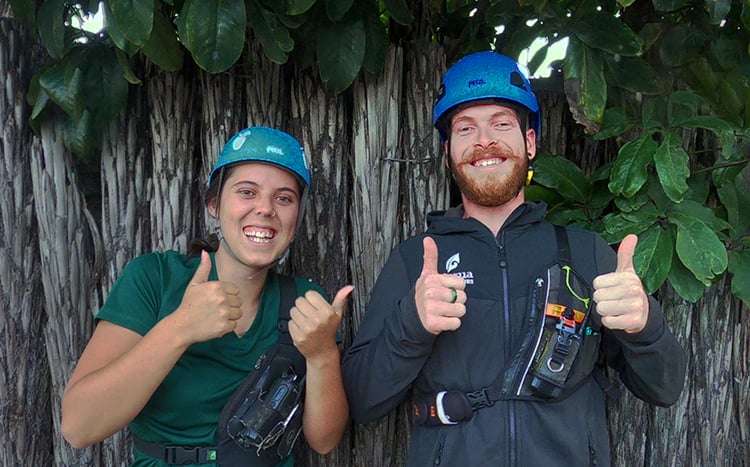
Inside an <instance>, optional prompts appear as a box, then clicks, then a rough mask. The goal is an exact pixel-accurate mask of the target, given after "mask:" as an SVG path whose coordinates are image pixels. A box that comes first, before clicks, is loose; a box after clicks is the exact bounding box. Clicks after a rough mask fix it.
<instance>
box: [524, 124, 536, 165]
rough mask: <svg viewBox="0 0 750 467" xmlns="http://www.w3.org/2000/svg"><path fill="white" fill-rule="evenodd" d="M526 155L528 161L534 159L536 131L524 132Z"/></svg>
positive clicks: (530, 129) (531, 129)
mask: <svg viewBox="0 0 750 467" xmlns="http://www.w3.org/2000/svg"><path fill="white" fill-rule="evenodd" d="M526 154H528V156H529V160H532V159H533V158H535V157H536V131H534V129H533V128H529V129H528V130H526Z"/></svg>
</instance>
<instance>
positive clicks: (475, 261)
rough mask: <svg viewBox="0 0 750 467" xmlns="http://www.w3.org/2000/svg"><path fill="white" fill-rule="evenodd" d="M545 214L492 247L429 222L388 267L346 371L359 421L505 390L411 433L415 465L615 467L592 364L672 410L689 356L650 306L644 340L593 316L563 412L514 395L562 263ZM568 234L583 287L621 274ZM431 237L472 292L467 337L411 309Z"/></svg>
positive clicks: (588, 237)
mask: <svg viewBox="0 0 750 467" xmlns="http://www.w3.org/2000/svg"><path fill="white" fill-rule="evenodd" d="M545 212H546V206H545V205H544V204H543V203H538V204H535V203H528V202H527V203H524V204H523V205H522V206H520V207H519V208H518V209H516V210H515V211H514V212H513V214H512V215H511V216H510V217H509V219H508V220H507V221H506V223H505V225H503V227H502V228H501V230H500V232H499V234H498V235H497V237H495V236H494V235H493V234H492V232H491V231H490V230H489V229H488V228H487V227H486V226H484V225H483V224H482V223H480V222H479V221H477V220H475V219H464V218H462V216H461V210H460V209H459V208H454V209H451V210H449V211H447V212H437V213H432V214H430V215H429V216H428V230H427V232H426V233H425V234H422V235H417V236H414V237H411V238H410V239H408V240H406V241H404V242H403V243H402V244H401V245H399V246H398V247H397V248H396V249H395V250H394V251H393V252H392V253H391V256H390V258H389V259H388V261H387V263H386V264H385V266H384V267H383V270H382V271H381V273H380V276H379V278H378V281H377V283H376V284H375V287H374V289H373V291H372V295H371V298H370V302H369V304H368V309H367V314H366V316H365V317H364V320H363V322H362V323H361V325H360V327H359V330H358V332H357V335H356V337H355V339H354V342H353V344H352V346H351V347H350V348H349V349H348V350H347V352H346V353H345V355H344V359H343V377H344V385H345V388H346V391H347V394H348V397H349V403H350V407H351V413H352V416H353V418H354V419H355V421H357V422H359V423H369V422H371V421H374V420H376V419H378V418H380V417H382V416H384V415H386V414H387V413H388V412H390V411H391V410H392V409H394V408H395V407H397V406H398V404H399V403H401V402H402V401H403V400H404V399H405V398H406V397H416V396H421V395H424V394H435V393H437V392H439V391H443V390H458V391H461V392H471V391H475V390H477V389H481V388H485V387H489V386H491V385H492V384H493V382H495V381H496V380H499V381H501V382H502V394H503V397H502V399H501V400H498V401H497V402H496V403H495V404H494V405H492V406H490V407H485V408H481V409H479V410H477V411H475V412H474V415H473V418H471V419H470V420H468V421H465V422H462V423H459V424H457V425H441V426H437V427H434V426H418V425H417V426H415V427H414V429H413V431H412V434H411V439H410V450H409V459H408V465H410V466H424V465H446V466H466V467H474V466H513V467H516V466H518V467H525V466H565V467H570V466H587V465H599V466H607V465H610V463H611V462H610V450H609V437H608V430H607V421H606V415H605V400H604V398H605V395H604V391H603V389H602V385H601V384H598V383H597V382H596V381H595V378H594V376H593V372H591V371H589V369H593V367H594V360H595V359H596V358H597V355H594V354H597V353H598V358H599V361H600V362H604V363H606V366H608V367H609V368H611V369H613V370H615V371H616V372H618V373H619V377H620V379H621V380H622V382H623V383H624V384H625V386H626V387H627V388H628V389H629V390H630V391H632V392H633V394H635V395H636V396H637V397H639V398H640V399H643V400H644V401H646V402H649V403H652V404H656V405H660V406H668V405H671V404H673V403H674V402H675V401H676V400H677V398H678V397H679V395H680V392H681V391H682V387H683V382H684V376H685V365H686V359H685V353H684V351H683V349H682V347H681V346H680V345H679V344H678V342H677V341H676V339H675V338H674V336H673V335H672V334H671V332H670V331H669V329H668V326H667V323H666V321H665V319H664V317H663V315H662V313H661V310H660V308H659V306H658V304H657V302H656V301H655V300H653V299H652V298H650V300H649V301H650V310H649V318H648V322H647V324H646V327H645V328H644V329H643V330H642V331H641V332H639V333H634V334H628V333H625V332H623V331H613V330H608V329H606V328H600V326H601V323H600V321H599V319H598V315H597V314H596V313H595V311H592V312H590V314H589V316H590V323H591V327H592V328H593V329H594V331H595V332H593V336H587V337H585V338H584V343H585V344H586V345H587V346H588V347H589V348H591V347H592V346H594V349H595V351H594V352H588V353H589V354H591V355H594V357H593V359H592V358H590V357H591V355H589V358H587V360H589V361H587V362H585V363H581V364H579V363H578V361H577V362H576V365H579V366H580V365H586V368H585V369H586V371H588V373H586V374H585V375H584V376H583V377H582V378H583V379H582V380H581V381H580V382H578V383H577V384H576V385H575V386H574V387H573V388H566V390H565V394H564V397H563V398H562V399H561V400H553V401H550V400H540V399H538V398H535V397H528V396H523V395H519V394H521V393H520V392H519V389H518V388H519V385H520V384H521V380H522V378H523V375H524V373H525V370H526V366H527V363H528V358H529V354H528V352H529V348H530V347H529V342H534V341H535V339H536V336H537V335H538V334H539V333H538V331H535V329H536V327H537V325H536V324H534V323H535V322H538V321H535V320H536V319H539V318H532V316H531V315H534V314H535V313H534V312H533V311H532V310H531V308H530V307H531V302H532V301H533V300H532V299H530V297H531V296H532V295H533V293H534V292H533V284H534V281H535V278H537V277H539V276H540V274H542V273H543V272H544V271H546V269H547V268H548V266H550V265H551V264H554V263H556V262H557V259H558V249H557V242H556V240H555V238H556V237H555V232H554V227H553V226H552V225H551V224H550V223H549V222H547V221H545V220H544V219H543V217H544V214H545ZM567 232H568V239H569V245H570V250H571V257H572V266H573V269H574V270H575V272H576V273H578V274H579V275H580V276H581V277H583V278H584V280H585V281H587V282H588V283H589V284H590V283H591V282H592V281H593V279H594V278H595V277H596V276H598V275H600V274H604V273H609V272H612V271H614V270H615V268H616V264H617V256H616V253H615V251H614V250H613V249H612V248H611V247H610V246H609V245H608V244H607V243H606V242H605V241H604V240H603V239H602V238H601V237H600V236H598V235H597V234H595V233H592V232H588V231H585V230H581V229H576V228H567ZM424 235H429V236H431V237H432V238H433V239H434V240H435V242H436V244H437V246H438V252H439V257H438V272H440V273H445V272H450V273H453V274H457V275H459V276H461V277H463V278H464V279H465V281H466V289H465V291H466V294H467V297H468V299H467V302H466V314H465V315H464V316H463V317H462V319H461V326H460V327H459V328H458V329H457V330H456V331H447V332H442V333H440V334H439V335H437V336H435V335H433V334H431V333H429V332H427V331H426V330H425V329H424V327H423V326H422V324H421V322H420V320H419V316H418V314H417V309H416V304H415V301H414V284H415V283H416V281H417V279H418V277H419V275H420V273H421V270H422V263H423V247H422V239H423V237H424ZM591 303H592V307H593V309H594V310H595V303H594V302H593V300H592V301H591ZM542 314H543V313H542ZM541 319H543V318H541ZM597 331H598V332H597ZM532 346H533V343H532ZM584 353H587V352H584Z"/></svg>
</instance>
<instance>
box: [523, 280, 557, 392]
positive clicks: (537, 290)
mask: <svg viewBox="0 0 750 467" xmlns="http://www.w3.org/2000/svg"><path fill="white" fill-rule="evenodd" d="M547 279H548V280H547V293H548V292H549V278H547ZM544 286H545V280H544V279H543V278H542V277H537V278H536V279H535V280H534V290H533V292H532V294H531V307H530V308H529V309H530V310H531V312H530V314H531V316H530V317H529V320H530V322H531V323H533V322H534V320H535V319H536V315H537V313H539V312H540V311H542V310H541V307H542V306H543V305H542V304H543V303H544V301H545V300H544V298H543V297H542V296H541V294H542V292H543V291H544V289H545V287H544ZM545 295H546V294H545ZM543 332H544V316H542V319H541V320H540V324H539V330H538V333H537V336H536V343H535V344H534V347H533V348H532V349H531V353H530V354H529V355H530V357H529V361H528V362H527V363H526V366H525V367H524V368H523V372H522V376H521V380H520V381H519V383H518V388H517V389H516V396H520V395H521V391H522V390H523V386H524V383H525V382H526V377H527V376H528V375H529V368H530V367H531V362H532V361H533V360H534V356H535V355H536V352H537V349H539V342H540V341H541V340H542V333H543Z"/></svg>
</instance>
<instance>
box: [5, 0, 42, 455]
mask: <svg viewBox="0 0 750 467" xmlns="http://www.w3.org/2000/svg"><path fill="white" fill-rule="evenodd" d="M3 3H4V2H0V5H2V4H3ZM30 49H31V47H30V44H29V40H28V36H27V35H26V34H25V33H24V32H23V31H22V30H21V28H20V24H19V23H18V22H17V21H15V20H14V19H12V18H3V17H0V76H3V77H4V84H3V87H2V92H0V122H2V126H1V127H0V134H2V140H1V141H0V213H1V214H2V216H1V217H0V226H2V228H0V342H2V344H0V345H2V351H1V352H0V400H1V401H2V403H1V404H0V425H1V426H3V427H4V430H3V431H4V432H5V433H6V439H7V441H6V442H2V443H0V459H2V463H3V465H50V464H51V463H52V452H51V449H50V446H49V442H48V440H49V439H51V438H52V434H53V431H52V419H51V415H50V413H51V410H50V398H49V378H50V375H49V366H48V363H47V357H46V354H45V351H44V347H45V346H44V335H43V330H44V327H45V318H46V316H45V314H44V308H42V307H41V306H40V302H41V297H42V282H41V280H40V275H39V268H40V265H39V244H38V242H37V240H38V239H37V225H36V219H35V217H34V203H33V200H32V183H31V171H30V166H29V163H28V160H29V151H30V144H31V133H30V131H29V128H28V125H27V119H28V107H27V106H26V105H25V99H24V96H25V95H26V91H27V89H26V87H27V85H28V83H29V78H30V75H31V73H30V70H29V53H28V52H29V51H30Z"/></svg>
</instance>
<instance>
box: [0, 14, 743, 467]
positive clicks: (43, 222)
mask: <svg viewBox="0 0 750 467" xmlns="http://www.w3.org/2000/svg"><path fill="white" fill-rule="evenodd" d="M100 7H101V8H103V11H104V17H105V31H104V32H102V33H89V32H85V31H82V30H80V29H78V28H75V27H72V20H73V19H74V18H76V17H85V16H87V15H89V14H91V13H93V12H96V11H97V10H98V9H99V8H100ZM0 11H2V12H3V15H0V16H2V18H0V25H1V26H2V29H1V30H0V32H1V33H2V36H1V37H0V38H2V39H3V40H2V42H0V50H1V51H2V52H3V55H2V56H0V71H2V72H3V75H4V76H7V79H6V86H5V93H4V97H3V100H2V101H0V116H2V118H3V122H4V125H3V145H2V151H3V152H2V156H3V161H4V165H3V169H2V170H1V171H0V186H2V196H1V197H0V198H2V203H3V204H2V207H3V210H2V215H3V234H2V236H1V237H0V251H1V252H2V254H3V267H2V268H1V269H0V273H2V274H0V279H1V281H0V285H1V286H2V288H0V290H2V297H3V298H2V303H3V307H4V309H5V311H4V312H3V317H4V318H3V321H2V322H0V325H1V327H0V330H2V333H3V335H4V336H5V337H6V340H5V346H4V353H3V355H2V360H0V363H2V368H3V372H2V375H3V381H2V383H3V384H2V387H3V388H4V389H3V391H5V394H3V398H2V399H3V401H7V403H4V404H3V407H2V412H0V419H2V420H3V421H6V422H7V423H8V425H7V426H13V427H15V428H14V429H13V430H11V431H9V434H8V435H7V436H8V441H7V442H6V443H4V445H3V446H4V447H3V449H4V450H5V452H4V453H3V456H0V457H1V458H3V459H5V461H4V462H6V463H7V465H30V464H28V462H27V460H28V459H29V458H30V457H31V458H34V459H37V460H39V462H32V464H34V465H49V464H51V463H56V464H57V465H82V464H87V465H100V464H101V465H115V464H120V463H124V462H126V461H127V458H128V437H127V433H122V434H120V435H118V436H116V437H114V438H113V439H111V440H108V441H106V442H105V443H102V445H100V446H96V447H94V448H91V449H88V450H83V451H73V450H71V449H70V448H69V447H67V446H66V445H65V443H64V442H63V441H62V439H61V438H60V437H59V434H58V431H57V426H58V424H59V396H60V395H61V391H62V388H63V387H64V382H65V381H66V379H67V376H68V375H69V373H70V371H72V368H73V366H74V365H75V360H76V359H77V356H78V355H79V354H80V350H81V349H82V347H83V345H85V342H86V339H87V337H88V335H89V334H90V331H91V325H92V322H91V314H92V312H94V311H95V310H96V309H97V308H98V306H99V304H100V303H101V300H103V298H104V297H105V296H106V292H107V290H108V288H109V286H111V283H112V281H113V280H114V277H116V274H117V272H118V271H119V270H120V269H121V268H122V266H123V265H124V264H125V262H126V261H127V260H128V259H130V258H132V257H133V256H134V255H136V254H139V253H142V252H145V251H148V250H150V249H165V248H176V249H182V250H184V247H185V245H186V243H187V241H188V240H189V239H190V238H192V237H193V236H196V235H200V234H202V233H203V232H205V230H206V229H208V228H210V227H211V226H209V225H206V224H205V220H204V219H203V216H202V211H201V208H200V206H201V201H200V194H201V193H202V190H203V188H204V186H203V184H202V182H201V181H202V180H205V174H206V172H207V167H210V166H211V163H212V161H213V158H214V157H215V155H216V154H217V153H218V149H219V148H220V147H221V145H222V144H223V142H224V141H225V140H226V139H227V138H228V136H230V135H231V134H233V133H234V132H235V131H237V130H238V129H240V128H242V127H244V126H246V125H250V124H266V125H273V126H279V127H282V128H284V129H286V130H287V131H290V132H292V133H293V134H295V135H297V136H299V137H300V139H301V140H302V141H303V142H304V144H305V145H306V150H307V151H306V152H307V153H308V154H309V155H310V157H311V158H312V160H311V164H312V167H313V177H314V183H315V189H314V192H313V193H312V200H311V209H310V212H309V213H308V216H307V217H306V225H305V229H304V231H303V232H302V233H301V235H300V237H298V239H297V241H296V242H295V246H294V250H293V252H292V257H291V261H290V263H289V264H287V265H286V266H285V267H286V268H287V269H290V270H292V271H294V272H295V273H298V274H301V275H309V276H310V277H313V278H315V279H316V280H318V281H319V282H320V283H321V284H323V285H324V286H325V287H326V288H327V289H328V290H329V291H335V290H336V289H337V288H338V287H339V286H340V285H342V284H343V283H344V282H348V281H351V282H353V283H355V285H356V286H357V290H356V293H355V298H356V300H355V304H354V305H353V310H352V315H351V319H349V320H347V323H345V325H344V329H343V331H344V336H345V340H346V341H347V342H348V341H349V340H350V338H351V335H352V333H353V332H355V331H356V327H357V324H358V322H359V320H360V319H361V317H362V316H363V314H364V304H365V303H366V300H367V295H368V292H369V290H370V288H371V286H372V284H373V283H374V278H375V277H376V275H377V272H378V270H379V267H380V266H381V265H382V263H383V261H384V260H385V257H387V254H388V252H389V251H390V248H391V247H392V246H393V245H395V244H396V243H397V242H398V241H399V240H401V239H402V238H404V237H405V236H407V235H409V234H411V233H413V232H416V231H419V230H420V229H421V228H422V225H423V219H424V213H425V212H427V211H429V210H432V209H439V208H444V207H445V206H446V205H447V204H449V202H450V201H451V190H450V186H449V184H448V182H447V178H446V176H445V173H444V169H443V165H442V160H441V158H440V147H439V142H438V141H437V138H436V135H435V132H434V131H432V128H431V113H430V112H431V105H432V99H433V92H434V90H435V88H436V87H437V85H438V84H439V83H438V81H439V76H440V73H441V71H442V70H444V69H445V67H446V66H447V65H449V64H450V63H452V62H453V61H454V60H455V59H457V58H458V57H460V56H461V55H463V54H464V53H466V52H468V51H473V50H484V49H487V48H489V47H492V48H494V49H496V50H498V51H501V52H503V53H505V54H507V55H510V56H512V57H514V58H515V57H518V56H519V55H520V54H521V52H522V51H524V50H525V49H526V48H528V46H529V45H530V44H531V42H532V41H533V40H534V39H536V38H539V37H541V38H544V39H546V41H547V46H545V47H542V48H541V49H540V50H539V51H538V52H537V53H536V54H535V55H534V56H533V57H532V58H531V60H530V62H529V68H530V69H531V70H532V71H534V70H535V69H536V67H537V66H539V65H540V64H541V63H543V62H544V61H545V58H546V57H545V54H546V53H547V52H548V50H549V46H552V45H553V44H555V43H556V42H558V41H561V40H563V39H565V40H567V41H568V48H567V54H566V56H565V58H564V59H563V60H562V61H561V62H560V63H557V64H556V69H555V70H554V72H553V75H552V77H551V78H550V79H548V80H544V81H537V82H535V83H534V86H535V88H536V89H537V91H538V92H539V95H540V97H541V98H542V109H543V118H544V122H543V133H542V135H540V136H541V138H540V142H541V145H542V147H541V149H542V150H543V152H542V154H541V155H540V157H539V158H538V159H537V160H536V161H535V168H536V175H535V181H536V182H535V184H534V185H533V186H532V187H530V188H529V190H528V196H529V197H531V198H534V199H543V200H545V201H546V202H547V203H548V204H549V205H550V207H551V210H550V215H549V217H550V219H551V220H552V221H553V222H557V223H561V224H578V225H581V226H584V227H587V228H591V229H593V230H596V231H598V232H600V233H601V234H602V235H604V237H605V238H606V239H608V240H609V241H610V242H612V243H613V244H614V243H616V242H617V241H619V239H620V238H622V237H623V236H624V235H625V234H626V233H630V232H634V233H638V234H639V238H640V241H639V245H638V249H637V251H636V267H637V269H638V272H639V274H640V275H641V277H642V278H643V280H644V283H645V284H646V286H647V288H648V289H649V291H651V292H654V293H656V294H657V295H658V296H659V298H660V299H661V301H662V303H663V306H664V310H665V313H666V314H667V316H668V318H669V319H670V321H671V324H672V326H673V329H674V330H675V332H676V333H677V334H678V337H679V338H680V339H681V342H683V343H684V345H685V347H686V349H688V352H689V354H690V356H691V359H690V367H689V381H688V383H687V386H686V391H685V393H684V394H683V397H682V398H681V400H680V402H678V404H676V406H675V407H673V408H670V409H655V408H650V407H646V406H644V405H643V404H641V403H640V402H638V401H636V400H633V399H632V398H629V397H627V396H626V397H624V398H623V399H621V400H620V401H619V402H613V403H611V407H610V409H611V410H610V426H611V431H612V440H613V451H614V454H615V458H616V461H617V463H618V464H619V465H632V464H634V463H642V464H648V465H707V464H706V463H709V464H711V463H714V462H717V460H721V461H722V463H725V464H727V465H743V464H748V463H749V461H748V459H750V448H748V445H747V440H748V436H750V435H749V434H748V428H749V427H748V420H749V419H750V417H749V416H748V409H747V407H748V404H747V402H748V400H747V399H748V395H747V387H748V364H747V361H749V360H750V359H748V358H747V356H748V355H747V354H748V347H749V346H748V309H747V306H748V303H750V287H748V284H750V249H749V247H750V227H749V226H750V194H749V193H750V190H748V188H749V187H750V169H748V168H747V167H748V160H750V131H749V130H748V126H749V125H748V120H749V119H750V59H749V58H748V56H749V55H750V45H749V44H750V40H749V38H750V34H749V33H748V31H749V30H750V2H748V0H743V1H729V0H723V1H721V0H720V1H694V0H653V1H644V0H637V1H627V0H626V1H617V2H615V1H588V0H584V1H578V2H572V1H570V2H569V1H560V2H547V1H541V0H539V1H534V0H528V1H524V0H522V1H518V2H516V1H490V0H479V1H476V0H471V1H470V0H463V1H449V0H448V1H436V0H422V1H416V0H415V1H408V2H407V1H405V0H387V1H371V0H369V1H368V0H327V1H326V0H285V1H281V2H279V1H269V0H224V1H220V2H203V1H200V0H185V1H180V0H164V1H161V0H106V1H104V2H103V3H102V4H101V6H100V4H99V2H98V1H93V0H90V1H81V2H68V1H65V0H44V1H40V0H37V1H27V0H12V1H10V0H9V1H7V2H2V1H0ZM453 200H454V201H455V192H454V193H453ZM331 264H336V265H339V266H337V267H335V268H332V267H330V265H331ZM343 269H345V270H343ZM61 286H62V287H61ZM40 304H41V306H40ZM50 394H51V396H52V397H49V395H50ZM29 414H35V415H37V416H36V417H34V416H32V417H29V416H28V415H29ZM29 418H30V419H31V420H41V421H42V422H41V423H29V422H28V421H24V420H25V419H29ZM408 423H409V422H408V417H406V416H405V410H400V411H399V412H398V413H396V414H394V415H392V416H390V417H387V419H385V420H383V421H382V422H381V423H379V424H376V425H374V426H370V427H360V426H352V427H351V429H350V430H348V433H347V438H346V439H345V441H344V442H343V443H342V445H341V447H340V448H339V449H337V451H336V452H335V453H334V454H332V455H331V456H328V457H326V458H320V457H318V456H315V455H313V454H310V453H307V452H306V451H304V450H302V452H300V453H299V456H300V458H302V459H303V462H306V463H308V464H310V465H373V462H381V463H382V465H387V464H392V463H394V462H395V463H396V464H401V463H402V462H403V452H404V448H405V446H406V445H407V442H408ZM670 426H671V428H670ZM40 434H44V435H45V436H41V437H40V436H39V435H40ZM50 440H51V441H50ZM24 459H26V460H24ZM52 459H54V461H52ZM14 460H15V461H14ZM14 462H15V464H14Z"/></svg>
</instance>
